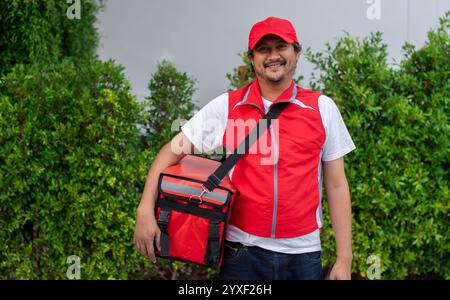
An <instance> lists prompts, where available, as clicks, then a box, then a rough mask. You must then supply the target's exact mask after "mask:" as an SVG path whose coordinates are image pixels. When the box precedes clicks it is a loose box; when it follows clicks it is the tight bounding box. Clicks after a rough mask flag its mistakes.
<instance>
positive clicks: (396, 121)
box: [307, 14, 450, 279]
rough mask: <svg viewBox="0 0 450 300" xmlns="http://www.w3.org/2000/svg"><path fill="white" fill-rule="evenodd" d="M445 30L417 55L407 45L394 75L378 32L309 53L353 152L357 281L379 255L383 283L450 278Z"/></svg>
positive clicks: (328, 242)
mask: <svg viewBox="0 0 450 300" xmlns="http://www.w3.org/2000/svg"><path fill="white" fill-rule="evenodd" d="M449 21H450V19H449V15H448V14H447V15H446V17H444V18H442V19H441V20H440V25H439V27H438V28H437V29H436V30H433V31H430V32H429V34H428V39H427V41H426V43H425V45H424V46H423V47H422V48H420V49H418V50H416V49H415V48H414V47H413V46H411V45H408V44H406V45H405V46H404V51H405V57H404V59H403V60H402V61H401V63H400V64H399V65H397V66H396V67H395V68H393V67H392V66H390V65H389V64H388V62H387V47H386V45H385V44H383V43H382V40H381V34H380V33H376V34H372V35H371V36H370V37H368V38H366V39H363V40H358V39H354V38H351V37H349V36H348V35H347V36H344V37H343V38H341V39H340V40H339V41H338V42H337V44H336V45H335V46H331V45H329V44H328V45H327V46H326V50H325V52H324V53H315V54H313V53H311V52H310V51H308V54H307V56H308V59H309V60H310V61H311V62H313V63H314V64H315V65H316V67H317V70H318V71H319V72H320V73H319V75H318V76H317V77H315V78H314V79H313V81H312V83H311V86H312V87H313V88H315V89H320V90H322V91H323V93H324V94H326V95H328V96H330V97H332V98H333V99H334V100H335V101H336V103H337V105H338V106H339V109H340V111H341V113H342V115H343V118H344V120H345V122H346V124H347V127H348V129H349V132H350V134H351V135H352V138H353V140H354V142H355V144H356V147H357V149H356V150H355V151H354V152H353V153H351V154H349V155H348V157H346V162H347V164H346V174H347V178H348V181H349V184H350V191H351V196H352V202H353V218H354V222H353V249H354V252H355V253H354V254H355V259H354V264H353V271H354V272H356V273H358V275H359V276H361V277H367V276H369V277H370V276H371V275H375V274H374V273H373V272H374V269H373V268H370V266H371V265H373V264H374V262H375V261H371V260H372V259H369V257H370V256H371V255H376V256H378V258H379V263H380V267H381V278H383V279H403V278H414V277H417V276H419V277H420V276H425V275H428V276H430V275H431V276H439V277H444V278H447V279H448V278H450V272H449V270H450V268H449V267H450V265H449V263H450V262H449V260H448V253H449V250H450V241H449V236H448V234H447V233H446V232H447V230H448V228H449V218H448V212H449V209H450V207H449V201H448V199H450V193H449V189H448V178H449V174H448V169H449V168H448V161H449V145H448V140H449V139H448V132H449V125H448V124H449V122H448V116H449V111H448V109H449V106H450V103H449V102H450V101H449V99H450V85H449V78H450V76H449V75H450V66H449V64H448V57H450V51H449V50H450V38H449V36H448V29H449ZM325 215H326V216H327V214H326V213H325ZM325 224H326V225H325V228H326V230H325V231H324V233H323V235H322V237H323V240H324V241H325V242H324V252H325V264H331V263H332V261H333V253H334V247H335V246H334V240H333V238H332V229H331V225H330V222H329V219H328V218H327V219H326V223H325ZM368 272H369V274H368ZM370 273H371V274H370Z"/></svg>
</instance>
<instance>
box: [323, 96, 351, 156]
mask: <svg viewBox="0 0 450 300" xmlns="http://www.w3.org/2000/svg"><path fill="white" fill-rule="evenodd" d="M319 110H320V114H321V117H322V123H323V126H324V128H325V133H326V139H325V143H324V145H323V148H322V160H323V161H330V160H335V159H338V158H340V157H342V156H344V155H346V154H347V153H349V152H351V151H353V150H354V149H355V148H356V147H355V144H354V143H353V140H352V138H351V136H350V133H349V132H348V130H347V127H346V126H345V123H344V120H343V119H342V116H341V113H340V112H339V109H338V107H337V106H336V103H334V101H333V100H332V99H331V98H330V97H327V96H325V95H321V96H320V97H319Z"/></svg>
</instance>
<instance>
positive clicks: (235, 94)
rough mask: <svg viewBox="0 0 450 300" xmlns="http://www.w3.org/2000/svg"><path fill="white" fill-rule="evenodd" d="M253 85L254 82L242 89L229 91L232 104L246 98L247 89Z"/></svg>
mask: <svg viewBox="0 0 450 300" xmlns="http://www.w3.org/2000/svg"><path fill="white" fill-rule="evenodd" d="M251 84H252V82H249V83H247V84H246V85H244V86H243V87H241V88H238V89H235V90H231V91H228V97H229V99H230V102H231V103H234V102H239V101H241V100H242V99H243V98H244V96H245V93H246V92H247V89H248V88H249V86H250V85H251Z"/></svg>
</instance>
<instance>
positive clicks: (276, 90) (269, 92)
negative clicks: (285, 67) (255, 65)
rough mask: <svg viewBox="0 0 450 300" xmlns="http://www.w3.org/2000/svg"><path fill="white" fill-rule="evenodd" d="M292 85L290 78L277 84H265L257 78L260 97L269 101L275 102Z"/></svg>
mask: <svg viewBox="0 0 450 300" xmlns="http://www.w3.org/2000/svg"><path fill="white" fill-rule="evenodd" d="M291 83H292V78H289V80H283V81H282V82H279V83H272V82H270V83H269V82H267V81H265V80H263V79H259V78H258V84H259V89H260V90H261V96H262V97H263V98H264V99H267V100H269V101H272V102H273V101H275V100H276V99H277V98H278V97H279V96H280V95H281V94H282V93H283V92H284V91H285V90H286V89H287V88H288V87H289V86H290V85H291Z"/></svg>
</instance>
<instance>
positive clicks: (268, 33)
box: [250, 32, 294, 50]
mask: <svg viewBox="0 0 450 300" xmlns="http://www.w3.org/2000/svg"><path fill="white" fill-rule="evenodd" d="M268 35H276V36H278V37H279V38H281V39H282V40H283V41H285V42H286V43H289V44H291V43H293V42H294V40H293V39H291V38H288V37H287V36H284V35H282V34H280V33H278V32H266V33H264V34H263V35H261V36H260V37H258V38H257V39H255V41H254V42H253V43H252V44H251V45H250V50H253V49H255V47H256V45H258V43H259V41H261V39H262V38H263V37H265V36H268Z"/></svg>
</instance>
